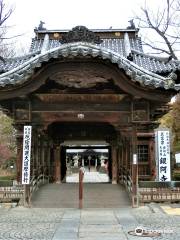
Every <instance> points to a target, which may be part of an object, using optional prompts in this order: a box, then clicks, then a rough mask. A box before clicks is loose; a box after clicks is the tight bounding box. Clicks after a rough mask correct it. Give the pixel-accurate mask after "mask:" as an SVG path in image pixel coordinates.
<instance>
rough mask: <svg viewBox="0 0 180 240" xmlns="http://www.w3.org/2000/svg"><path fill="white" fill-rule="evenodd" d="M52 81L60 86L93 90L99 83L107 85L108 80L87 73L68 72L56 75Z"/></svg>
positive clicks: (52, 77)
mask: <svg viewBox="0 0 180 240" xmlns="http://www.w3.org/2000/svg"><path fill="white" fill-rule="evenodd" d="M51 80H53V81H55V82H56V83H58V84H61V85H63V86H66V87H71V88H92V87H95V86H96V85H97V84H98V83H107V82H108V79H106V78H104V77H102V76H100V75H98V74H93V73H91V72H87V71H85V72H84V71H83V70H82V71H77V72H75V71H68V72H60V73H55V74H54V75H52V76H51Z"/></svg>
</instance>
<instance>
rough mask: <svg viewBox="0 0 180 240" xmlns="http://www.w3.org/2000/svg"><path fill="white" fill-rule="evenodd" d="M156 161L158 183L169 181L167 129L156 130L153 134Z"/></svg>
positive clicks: (168, 133)
mask: <svg viewBox="0 0 180 240" xmlns="http://www.w3.org/2000/svg"><path fill="white" fill-rule="evenodd" d="M155 141H156V159H157V167H158V169H157V170H158V178H157V180H158V181H160V182H168V181H171V162H170V132H169V130H168V129H157V130H156V132H155Z"/></svg>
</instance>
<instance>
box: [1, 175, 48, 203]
mask: <svg viewBox="0 0 180 240" xmlns="http://www.w3.org/2000/svg"><path fill="white" fill-rule="evenodd" d="M47 182H49V177H48V176H46V175H43V174H41V175H39V176H38V177H35V176H33V177H32V180H31V182H30V185H25V186H23V185H21V184H16V185H14V186H13V182H12V181H11V182H10V181H5V180H4V181H3V184H1V185H0V202H20V201H22V202H23V199H24V200H25V201H26V202H27V203H28V204H29V203H30V202H31V198H32V195H33V193H34V192H35V191H37V189H39V188H40V186H41V185H43V184H46V183H47Z"/></svg>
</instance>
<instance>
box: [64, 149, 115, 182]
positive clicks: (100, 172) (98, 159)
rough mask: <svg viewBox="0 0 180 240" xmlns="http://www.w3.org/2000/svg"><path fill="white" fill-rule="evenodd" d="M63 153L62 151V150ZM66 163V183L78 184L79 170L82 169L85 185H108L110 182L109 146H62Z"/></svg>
mask: <svg viewBox="0 0 180 240" xmlns="http://www.w3.org/2000/svg"><path fill="white" fill-rule="evenodd" d="M62 151H63V150H62ZM63 152H64V153H65V154H64V157H65V159H62V160H63V162H64V161H65V162H66V177H65V179H64V181H65V182H66V183H77V182H79V168H80V167H83V168H84V171H85V173H84V180H83V181H84V182H85V183H108V182H110V180H111V176H110V175H111V174H110V172H111V160H110V148H109V146H101V145H80V146H73V145H70V146H64V151H63Z"/></svg>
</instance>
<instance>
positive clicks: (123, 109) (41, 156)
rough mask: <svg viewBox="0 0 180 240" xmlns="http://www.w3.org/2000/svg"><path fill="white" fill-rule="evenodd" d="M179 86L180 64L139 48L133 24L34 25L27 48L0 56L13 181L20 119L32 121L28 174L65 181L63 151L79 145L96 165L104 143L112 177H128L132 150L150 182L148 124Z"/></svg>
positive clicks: (151, 143) (165, 107)
mask: <svg viewBox="0 0 180 240" xmlns="http://www.w3.org/2000/svg"><path fill="white" fill-rule="evenodd" d="M179 90H180V63H179V62H178V61H174V60H171V59H170V58H169V59H168V58H162V57H159V56H151V55H147V54H145V53H144V52H143V48H142V42H141V38H140V37H139V36H138V29H136V28H135V27H133V26H130V27H128V28H126V29H92V30H89V29H88V28H86V27H84V26H77V27H74V28H73V29H72V30H47V29H45V28H43V26H41V25H40V26H39V27H38V28H36V29H35V37H34V38H33V39H32V43H31V46H30V50H29V53H28V54H26V55H24V56H20V57H15V58H7V59H4V61H0V105H1V108H2V109H3V111H4V112H5V113H6V114H8V115H9V116H10V117H12V118H13V119H14V127H15V128H16V131H17V161H16V169H17V180H18V181H19V182H21V179H22V177H23V176H22V147H23V144H22V143H23V127H24V126H25V125H31V126H32V151H31V176H38V175H39V174H41V173H43V174H46V175H47V176H49V179H50V180H51V182H56V183H61V182H65V181H66V175H67V171H68V168H67V164H68V163H69V162H68V161H67V158H68V157H69V158H71V159H72V158H73V156H71V154H70V153H71V152H72V151H70V150H69V149H85V150H84V155H83V156H85V157H84V159H82V161H81V163H80V164H79V163H78V164H79V165H82V162H83V161H86V160H87V161H88V162H87V163H84V165H85V164H86V166H88V165H89V164H90V162H91V163H92V164H91V165H92V166H96V165H98V161H99V159H100V157H101V155H102V154H100V153H99V155H98V153H97V152H98V151H97V149H104V153H105V154H104V156H105V158H106V159H107V161H108V168H107V171H108V176H109V181H110V182H111V183H113V184H116V183H118V182H120V181H121V179H122V176H123V174H129V175H131V172H132V163H133V162H132V161H133V158H132V156H133V154H134V153H137V154H138V177H139V179H141V180H154V178H155V165H156V163H155V144H154V129H155V128H156V127H157V126H158V125H157V120H158V118H159V117H161V116H163V115H164V114H165V113H167V111H168V109H169V107H168V103H169V102H170V100H171V98H172V96H174V95H176V94H177V92H178V91H179ZM83 146H85V147H83ZM88 151H89V153H88ZM81 152H82V151H81ZM99 152H100V151H99ZM107 152H108V154H107ZM87 153H88V154H89V155H90V157H91V158H90V157H89V158H88V155H87ZM91 155H92V156H91ZM96 155H97V156H96ZM93 156H94V157H93ZM81 157H82V156H81ZM91 159H94V160H93V161H90V160H91ZM73 164H74V163H73Z"/></svg>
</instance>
